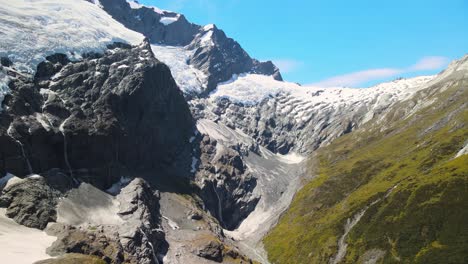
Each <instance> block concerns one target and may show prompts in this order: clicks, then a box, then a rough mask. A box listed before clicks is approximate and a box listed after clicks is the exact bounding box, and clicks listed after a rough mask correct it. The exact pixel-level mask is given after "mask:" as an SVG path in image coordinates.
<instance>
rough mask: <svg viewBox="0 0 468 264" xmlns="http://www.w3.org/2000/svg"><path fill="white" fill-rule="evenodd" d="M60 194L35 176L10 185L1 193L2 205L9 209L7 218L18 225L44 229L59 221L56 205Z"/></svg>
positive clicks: (42, 179)
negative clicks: (49, 224) (50, 223)
mask: <svg viewBox="0 0 468 264" xmlns="http://www.w3.org/2000/svg"><path fill="white" fill-rule="evenodd" d="M59 196H60V192H58V191H56V190H54V189H52V188H51V187H49V186H48V185H47V183H46V181H45V179H44V178H43V177H41V176H38V175H35V176H32V177H28V178H25V179H21V180H20V179H19V178H17V180H16V181H15V183H13V184H8V185H7V186H6V187H5V188H3V190H2V191H1V195H0V205H1V206H3V207H7V210H6V216H8V217H10V218H13V220H15V221H16V222H17V223H19V224H21V225H24V226H27V227H32V228H38V229H44V228H45V227H46V226H47V224H48V223H49V222H54V221H55V220H56V219H57V212H56V209H55V207H56V205H57V200H58V198H59Z"/></svg>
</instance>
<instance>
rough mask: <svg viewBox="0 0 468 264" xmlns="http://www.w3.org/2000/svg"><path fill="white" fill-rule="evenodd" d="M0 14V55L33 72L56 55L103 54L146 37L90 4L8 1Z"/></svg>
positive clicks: (72, 0)
mask: <svg viewBox="0 0 468 264" xmlns="http://www.w3.org/2000/svg"><path fill="white" fill-rule="evenodd" d="M0 14H1V17H2V23H0V32H1V33H0V36H1V39H2V41H1V42H0V56H5V57H8V58H10V59H11V60H12V61H13V63H14V66H15V68H17V69H18V70H20V71H26V72H30V73H33V72H34V71H35V69H36V65H37V64H38V63H39V62H41V61H43V60H44V59H45V57H46V56H48V55H51V54H53V53H64V54H68V55H69V56H70V57H71V59H79V58H80V54H82V53H85V52H102V51H104V50H105V49H106V46H107V44H110V43H113V42H116V41H118V42H125V43H130V44H138V43H140V42H142V41H143V38H144V37H143V35H141V34H140V33H136V32H134V31H131V30H129V29H127V28H125V27H124V26H123V25H122V24H120V23H118V22H117V21H115V20H114V19H113V18H112V17H111V16H110V15H109V14H107V13H106V12H105V11H104V10H103V9H101V8H100V7H99V6H98V5H96V4H93V3H90V2H87V1H76V0H35V1H29V0H15V1H6V2H4V3H2V5H1V6H0ZM18 43H21V45H18ZM2 90H3V89H2Z"/></svg>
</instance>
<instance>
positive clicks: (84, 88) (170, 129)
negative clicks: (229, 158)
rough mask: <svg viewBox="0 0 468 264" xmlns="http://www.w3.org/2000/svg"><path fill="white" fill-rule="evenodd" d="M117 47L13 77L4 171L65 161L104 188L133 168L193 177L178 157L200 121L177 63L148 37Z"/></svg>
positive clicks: (75, 173)
mask: <svg viewBox="0 0 468 264" xmlns="http://www.w3.org/2000/svg"><path fill="white" fill-rule="evenodd" d="M110 48H111V49H110V50H109V51H107V52H106V53H105V54H104V55H102V56H101V55H97V54H89V55H88V56H89V57H87V58H86V59H84V60H83V61H80V62H76V63H70V62H69V61H68V60H67V59H66V57H64V56H62V55H60V54H57V55H54V56H49V57H48V60H47V61H45V62H43V63H41V64H40V65H39V66H38V70H37V73H36V75H35V76H34V77H31V78H15V80H14V81H13V82H11V83H10V90H11V93H10V94H9V95H7V97H6V98H5V100H4V102H3V106H2V107H3V109H4V111H2V112H1V113H0V115H1V122H2V124H1V128H0V141H1V142H2V146H5V147H4V148H2V150H1V152H0V160H2V161H3V162H2V163H1V165H0V171H1V172H2V173H6V172H10V173H13V174H15V175H27V174H30V173H33V172H37V173H39V172H46V171H48V170H49V169H52V168H61V169H62V170H64V171H67V173H68V176H69V177H72V178H79V179H82V180H85V181H88V182H92V183H93V184H95V185H96V186H100V187H106V186H107V187H108V186H110V184H112V183H113V182H115V181H117V180H118V179H119V178H120V176H122V175H125V174H127V173H129V172H131V171H145V170H147V171H158V172H160V174H161V175H163V174H164V172H167V171H170V170H173V169H174V168H175V169H177V171H178V172H180V174H182V175H183V174H184V171H186V172H187V174H185V176H188V172H189V170H190V167H189V166H190V164H189V163H188V162H186V163H185V164H183V163H182V164H181V165H180V166H179V167H176V166H174V164H175V163H176V161H177V158H179V157H184V155H190V152H191V150H190V147H189V144H188V138H189V137H190V135H191V134H192V131H193V126H194V124H193V121H192V117H191V115H190V112H189V109H188V107H187V104H186V103H185V100H184V98H183V96H182V94H181V92H180V91H179V90H178V89H177V86H176V84H175V82H174V80H173V79H172V77H171V73H170V71H169V69H168V68H167V66H165V65H164V64H162V63H160V62H159V61H157V60H156V59H155V58H154V56H153V54H152V52H151V49H150V47H149V45H148V43H143V44H141V45H140V46H137V47H131V46H128V45H123V44H118V45H114V46H111V47H110ZM10 74H11V75H13V76H12V77H15V76H14V75H15V74H17V73H15V72H14V71H13V70H10ZM187 153H188V154H187ZM180 160H183V159H180ZM161 177H163V176H161Z"/></svg>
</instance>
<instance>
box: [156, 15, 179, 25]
mask: <svg viewBox="0 0 468 264" xmlns="http://www.w3.org/2000/svg"><path fill="white" fill-rule="evenodd" d="M179 17H180V15H177V16H175V17H161V19H160V20H159V22H160V23H161V24H164V25H165V26H167V25H170V24H172V23H174V22H176V21H177V20H179Z"/></svg>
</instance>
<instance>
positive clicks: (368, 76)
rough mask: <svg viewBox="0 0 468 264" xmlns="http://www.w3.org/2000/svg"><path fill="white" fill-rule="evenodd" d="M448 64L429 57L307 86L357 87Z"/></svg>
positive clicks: (340, 76) (336, 77) (446, 61)
mask: <svg viewBox="0 0 468 264" xmlns="http://www.w3.org/2000/svg"><path fill="white" fill-rule="evenodd" d="M448 62H449V60H448V58H446V57H440V56H430V57H424V58H422V59H420V60H419V61H418V62H416V63H415V64H414V65H412V66H410V67H407V68H378V69H369V70H363V71H358V72H352V73H348V74H343V75H338V76H334V77H331V78H327V79H325V80H322V81H319V82H316V83H312V84H309V85H308V86H316V87H341V86H345V87H358V86H360V85H363V84H365V83H367V82H370V81H378V80H382V79H387V78H391V77H397V76H398V75H401V74H405V73H411V72H418V71H428V70H438V69H441V68H442V67H444V66H446V65H447V63H448Z"/></svg>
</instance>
